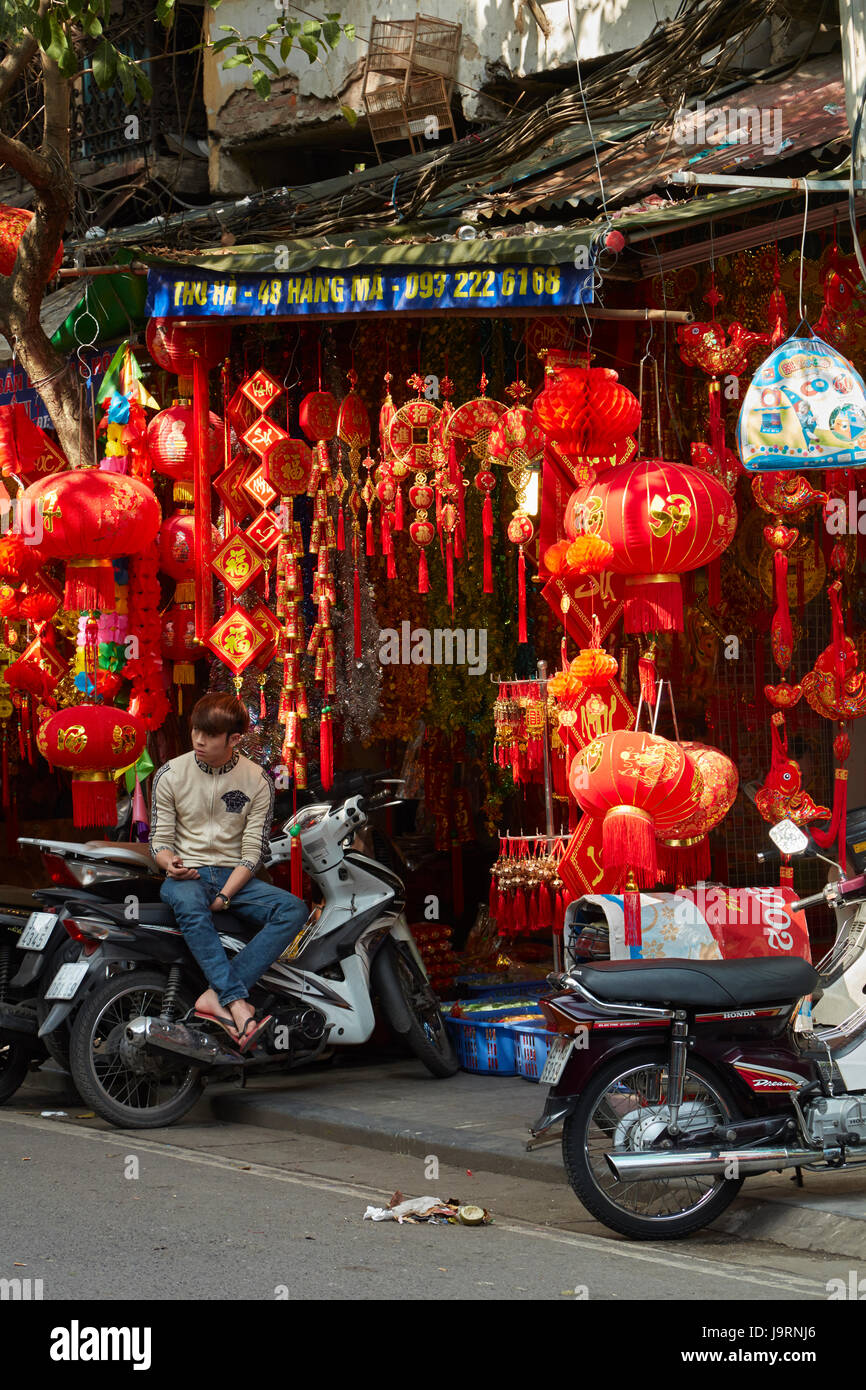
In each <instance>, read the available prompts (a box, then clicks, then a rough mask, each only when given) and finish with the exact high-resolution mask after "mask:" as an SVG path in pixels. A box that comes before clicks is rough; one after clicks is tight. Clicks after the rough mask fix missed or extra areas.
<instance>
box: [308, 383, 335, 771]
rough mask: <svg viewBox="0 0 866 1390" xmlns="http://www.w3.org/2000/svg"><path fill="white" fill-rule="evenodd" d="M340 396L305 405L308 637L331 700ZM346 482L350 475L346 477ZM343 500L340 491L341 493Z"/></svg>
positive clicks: (313, 396) (323, 747) (324, 735)
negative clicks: (331, 454)
mask: <svg viewBox="0 0 866 1390" xmlns="http://www.w3.org/2000/svg"><path fill="white" fill-rule="evenodd" d="M338 413H339V412H338V407H337V402H336V401H335V400H334V397H333V396H332V395H331V393H330V391H310V392H309V393H308V394H307V395H306V396H305V397H304V399H303V400H302V401H301V405H300V421H301V428H302V430H303V431H304V434H305V435H306V436H307V438H308V439H312V440H314V441H315V445H314V449H313V478H312V482H311V486H312V488H313V524H312V528H311V531H310V554H311V555H315V556H316V570H315V575H314V578H313V595H312V596H313V603H314V604H316V605H317V614H316V622H315V625H314V627H313V630H312V632H311V633H310V640H309V642H308V643H307V655H308V656H311V657H313V658H314V660H315V666H314V668H313V679H314V681H315V682H316V684H317V685H321V687H322V691H323V694H324V697H325V701H326V702H327V701H328V700H329V699H331V697H332V696H333V695H334V694H335V692H336V668H335V659H334V633H333V629H332V627H331V607H332V605H333V604H334V603H335V602H336V589H335V580H334V571H333V564H332V559H331V551H332V550H333V549H334V548H335V546H336V537H335V535H334V522H333V519H332V517H331V516H330V514H329V512H328V498H329V496H334V495H335V487H334V485H333V483H332V481H331V476H330V464H329V462H328V449H327V443H326V441H327V440H330V439H333V438H334V436H335V435H336V433H337V416H338ZM343 482H344V484H345V479H343ZM338 504H339V496H338ZM319 755H320V780H321V783H322V787H323V789H324V790H325V791H328V790H329V788H330V787H331V784H332V781H333V767H334V754H333V732H332V726H331V707H330V705H329V704H327V703H325V704H324V705H323V707H322V717H321V722H320V725H319Z"/></svg>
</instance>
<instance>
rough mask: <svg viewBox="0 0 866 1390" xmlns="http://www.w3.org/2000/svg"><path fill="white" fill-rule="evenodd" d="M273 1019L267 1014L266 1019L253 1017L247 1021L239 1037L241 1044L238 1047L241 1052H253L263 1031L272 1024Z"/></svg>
mask: <svg viewBox="0 0 866 1390" xmlns="http://www.w3.org/2000/svg"><path fill="white" fill-rule="evenodd" d="M271 1018H272V1015H271V1014H265V1016H264V1018H258V1019H257V1018H255V1017H253V1018H248V1019H247V1021H246V1023H245V1024H244V1026H243V1028H242V1029H241V1031H240V1033H239V1035H238V1036H239V1038H240V1044H239V1046H238V1051H239V1052H252V1050H253V1048H254V1047H255V1046H256V1044H257V1043H258V1040H259V1037H260V1035H261V1033H262V1031H263V1029H264V1028H266V1027H267V1025H268V1024H269V1023H270V1021H271Z"/></svg>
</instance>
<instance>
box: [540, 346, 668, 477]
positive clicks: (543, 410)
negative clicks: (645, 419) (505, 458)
mask: <svg viewBox="0 0 866 1390" xmlns="http://www.w3.org/2000/svg"><path fill="white" fill-rule="evenodd" d="M547 371H548V376H547V380H546V382H545V386H544V390H543V391H542V392H541V395H540V396H537V397H536V399H535V401H534V403H533V407H532V416H533V419H534V421H535V423H536V424H537V425H538V426H539V427H540V428H541V430H543V432H544V434H546V435H547V437H548V438H549V439H552V440H553V441H554V443H556V444H557V445H558V446H559V448H560V449H561V450H562V452H563V453H564V454H568V455H572V454H575V455H582V456H589V457H597V456H600V455H604V454H609V453H610V452H611V450H612V446H613V445H614V444H617V443H619V441H621V440H623V439H625V438H626V436H627V435H630V434H631V433H632V431H633V430H635V429H636V428H637V426H638V424H639V423H640V416H641V409H640V404H639V402H638V400H637V397H636V396H634V395H632V393H631V391H629V389H628V387H627V386H624V385H623V383H622V382H621V381H620V380H619V379H618V377H617V374H616V372H615V371H613V369H612V368H610V367H567V366H561V365H559V363H558V362H554V363H553V365H552V366H547Z"/></svg>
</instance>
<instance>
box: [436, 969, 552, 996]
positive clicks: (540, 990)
mask: <svg viewBox="0 0 866 1390" xmlns="http://www.w3.org/2000/svg"><path fill="white" fill-rule="evenodd" d="M483 979H484V976H483V975H458V976H457V978H456V979H455V981H454V983H455V985H459V987H460V990H461V992H463V991H465V992H466V994H469V995H472V996H473V998H475V999H483V998H486V997H488V996H490V995H493V996H501V997H502V998H503V999H514V998H519V997H520V995H521V994H529V995H533V996H535V997H536V998H540V997H541V995H542V994H550V992H551V989H550V985H549V984H548V983H547V981H546V980H544V981H543V982H542V981H538V980H537V981H535V982H534V983H529V984H523V985H520V984H517V985H482V984H478V983H477V982H478V981H479V980H483Z"/></svg>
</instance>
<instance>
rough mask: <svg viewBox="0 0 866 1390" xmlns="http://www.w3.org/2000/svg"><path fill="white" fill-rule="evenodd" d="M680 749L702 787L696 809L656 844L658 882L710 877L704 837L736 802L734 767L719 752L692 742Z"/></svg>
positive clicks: (707, 844) (684, 743)
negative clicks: (685, 754) (693, 768)
mask: <svg viewBox="0 0 866 1390" xmlns="http://www.w3.org/2000/svg"><path fill="white" fill-rule="evenodd" d="M680 747H681V748H683V749H684V750H685V752H686V753H687V754H688V755H689V757H690V758H691V760H692V762H693V763H694V765H695V767H696V768H697V769H698V771H699V772H700V774H701V781H702V784H703V785H702V788H701V795H700V798H699V800H698V804H697V806H696V807H695V809H694V811H693V812H692V814H691V815H690V816H687V817H686V819H685V820H684V821H683V822H682V824H681V825H679V826H678V827H677V833H676V835H675V836H674V837H667V836H666V837H665V838H664V839H662V840H660V841H659V845H658V862H659V872H660V875H661V877H662V879H664V880H667V881H671V880H673V879H675V880H676V881H677V882H678V883H683V884H686V883H697V882H698V881H700V880H701V879H704V880H706V879H708V878H709V877H710V870H711V863H710V847H709V843H708V841H707V835H708V834H709V832H710V831H711V830H713V829H715V827H716V826H717V825H719V824H720V822H721V821H723V820H724V818H725V816H726V815H727V814H728V812H729V811H730V809H731V807H732V806H733V804H734V802H735V801H736V798H737V788H738V787H739V782H740V778H739V773H738V772H737V768H736V765H735V764H734V763H733V762H732V761H731V759H730V758H728V757H726V756H725V754H724V753H722V752H721V751H720V749H718V748H712V747H710V745H709V744H707V743H695V742H693V741H692V740H685V741H684V742H682V743H681V744H680Z"/></svg>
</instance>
